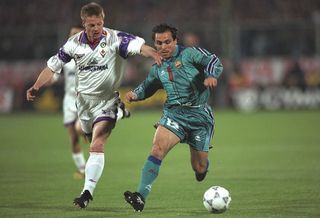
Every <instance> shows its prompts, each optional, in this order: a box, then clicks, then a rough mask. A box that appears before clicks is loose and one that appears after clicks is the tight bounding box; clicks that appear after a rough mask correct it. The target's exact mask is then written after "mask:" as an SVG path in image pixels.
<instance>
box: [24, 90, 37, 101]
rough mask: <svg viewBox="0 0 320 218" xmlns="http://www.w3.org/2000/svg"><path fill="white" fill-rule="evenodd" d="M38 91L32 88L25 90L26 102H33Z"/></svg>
mask: <svg viewBox="0 0 320 218" xmlns="http://www.w3.org/2000/svg"><path fill="white" fill-rule="evenodd" d="M38 90H39V89H36V88H34V87H33V86H32V87H31V88H30V89H28V90H27V101H33V100H34V99H35V98H36V93H37V92H38Z"/></svg>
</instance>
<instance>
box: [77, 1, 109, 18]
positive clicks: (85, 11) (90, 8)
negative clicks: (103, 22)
mask: <svg viewBox="0 0 320 218" xmlns="http://www.w3.org/2000/svg"><path fill="white" fill-rule="evenodd" d="M80 16H81V19H82V20H84V19H86V17H91V16H97V17H99V16H101V17H102V18H103V19H104V16H105V15H104V11H103V8H102V7H101V5H99V4H98V3H95V2H91V3H89V4H86V5H84V6H83V7H82V8H81V11H80Z"/></svg>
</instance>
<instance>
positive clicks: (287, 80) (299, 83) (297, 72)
mask: <svg viewBox="0 0 320 218" xmlns="http://www.w3.org/2000/svg"><path fill="white" fill-rule="evenodd" d="M282 85H283V86H285V87H287V88H291V87H298V88H299V89H301V90H305V88H306V82H305V78H304V72H303V70H302V69H301V66H300V64H299V62H298V61H295V62H294V64H293V66H292V68H289V70H288V71H287V72H286V74H285V75H284V78H283V81H282Z"/></svg>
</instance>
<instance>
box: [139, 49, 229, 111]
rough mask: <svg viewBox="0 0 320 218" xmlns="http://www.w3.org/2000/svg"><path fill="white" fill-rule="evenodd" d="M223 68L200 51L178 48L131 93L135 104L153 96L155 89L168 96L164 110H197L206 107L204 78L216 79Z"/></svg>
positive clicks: (213, 56) (212, 56)
mask: <svg viewBox="0 0 320 218" xmlns="http://www.w3.org/2000/svg"><path fill="white" fill-rule="evenodd" d="M222 70H223V66H222V64H221V62H220V60H219V58H218V57H217V56H216V55H214V54H211V53H209V52H208V51H206V50H205V49H201V48H195V47H193V48H191V47H188V48H185V47H182V46H179V45H177V47H176V50H175V52H174V54H173V56H172V57H171V58H170V59H167V60H164V61H163V62H162V65H161V66H158V65H156V64H155V65H153V66H152V68H151V70H150V72H149V74H148V76H147V78H146V79H145V80H144V81H143V82H142V83H141V84H140V85H138V87H137V88H135V89H134V92H135V93H136V95H137V100H143V99H145V98H148V97H150V96H151V95H153V94H154V93H155V92H156V91H157V90H158V89H162V88H163V89H164V90H165V91H166V93H167V100H166V103H165V107H170V106H173V105H185V106H198V105H204V104H206V103H207V101H208V98H209V95H210V91H209V89H208V88H206V87H205V86H204V84H203V82H204V80H205V78H207V77H209V76H212V77H214V78H218V77H219V76H220V74H221V73H222Z"/></svg>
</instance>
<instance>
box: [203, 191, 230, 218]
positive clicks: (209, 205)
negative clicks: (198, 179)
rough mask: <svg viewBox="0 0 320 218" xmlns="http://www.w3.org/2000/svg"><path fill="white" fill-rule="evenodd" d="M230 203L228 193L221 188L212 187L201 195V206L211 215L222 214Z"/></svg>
mask: <svg viewBox="0 0 320 218" xmlns="http://www.w3.org/2000/svg"><path fill="white" fill-rule="evenodd" d="M230 202H231V196H230V193H229V191H228V190H227V189H225V188H223V187H221V186H212V187H210V188H209V189H208V190H207V191H206V192H205V193H204V195H203V205H204V207H205V208H206V209H207V210H208V211H209V212H212V213H223V212H224V211H226V210H227V209H228V208H229V204H230Z"/></svg>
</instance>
